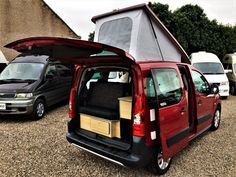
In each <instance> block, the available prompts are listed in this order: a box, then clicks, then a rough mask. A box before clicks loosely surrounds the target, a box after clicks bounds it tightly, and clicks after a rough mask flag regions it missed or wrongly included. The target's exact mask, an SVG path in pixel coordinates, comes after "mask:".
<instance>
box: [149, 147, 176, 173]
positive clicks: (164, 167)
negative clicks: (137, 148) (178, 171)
mask: <svg viewBox="0 0 236 177" xmlns="http://www.w3.org/2000/svg"><path fill="white" fill-rule="evenodd" d="M171 161H172V158H168V159H167V160H164V159H163V155H162V150H161V149H160V150H159V151H158V154H157V155H155V156H154V157H153V159H152V162H151V163H150V164H149V165H148V167H147V169H148V170H149V171H150V172H151V173H153V174H155V175H162V174H164V173H166V172H167V171H168V169H169V168H170V165H171Z"/></svg>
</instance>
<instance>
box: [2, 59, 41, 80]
mask: <svg viewBox="0 0 236 177" xmlns="http://www.w3.org/2000/svg"><path fill="white" fill-rule="evenodd" d="M43 68H44V64H43V63H11V64H9V65H8V66H7V67H6V68H5V69H4V70H3V71H2V73H1V75H0V80H4V81H6V80H9V81H28V80H38V79H39V77H40V75H41V73H42V70H43Z"/></svg>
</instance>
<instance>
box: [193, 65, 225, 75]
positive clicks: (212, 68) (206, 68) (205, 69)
mask: <svg viewBox="0 0 236 177" xmlns="http://www.w3.org/2000/svg"><path fill="white" fill-rule="evenodd" d="M193 66H194V67H195V68H197V69H198V70H200V71H201V72H202V73H203V74H224V68H223V67H222V65H221V64H220V63H212V62H204V63H194V64H193Z"/></svg>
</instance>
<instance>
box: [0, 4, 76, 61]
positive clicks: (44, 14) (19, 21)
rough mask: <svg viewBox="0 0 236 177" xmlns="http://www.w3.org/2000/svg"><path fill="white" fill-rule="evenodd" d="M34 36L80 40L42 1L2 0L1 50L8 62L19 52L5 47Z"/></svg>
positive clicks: (0, 8) (0, 17)
mask: <svg viewBox="0 0 236 177" xmlns="http://www.w3.org/2000/svg"><path fill="white" fill-rule="evenodd" d="M33 36H59V37H75V38H79V36H77V35H76V34H75V33H74V32H73V31H72V30H71V29H70V28H69V27H68V26H67V25H66V24H65V23H64V21H63V20H61V19H60V18H59V17H58V16H57V15H56V14H55V13H54V12H53V11H52V10H51V9H50V8H49V7H48V6H47V5H46V4H45V3H44V2H43V1H42V0H0V50H2V52H3V53H4V55H5V56H6V58H7V60H9V61H10V60H12V59H13V57H15V56H16V55H17V52H14V51H13V50H10V49H6V48H4V47H3V46H4V45H6V44H8V43H10V42H12V41H15V40H18V39H21V38H25V37H33Z"/></svg>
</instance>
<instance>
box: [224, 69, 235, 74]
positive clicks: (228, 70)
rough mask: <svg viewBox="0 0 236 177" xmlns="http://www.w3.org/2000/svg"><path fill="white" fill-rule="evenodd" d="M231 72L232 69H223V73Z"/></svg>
mask: <svg viewBox="0 0 236 177" xmlns="http://www.w3.org/2000/svg"><path fill="white" fill-rule="evenodd" d="M232 72H233V71H232V69H225V74H227V73H232Z"/></svg>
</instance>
